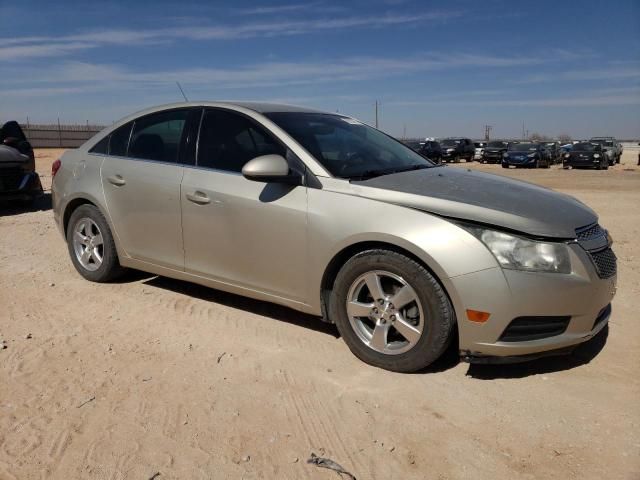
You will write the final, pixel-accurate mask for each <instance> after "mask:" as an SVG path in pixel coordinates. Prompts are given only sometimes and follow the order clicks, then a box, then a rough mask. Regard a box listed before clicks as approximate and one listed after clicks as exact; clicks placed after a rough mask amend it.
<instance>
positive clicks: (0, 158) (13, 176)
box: [0, 121, 43, 204]
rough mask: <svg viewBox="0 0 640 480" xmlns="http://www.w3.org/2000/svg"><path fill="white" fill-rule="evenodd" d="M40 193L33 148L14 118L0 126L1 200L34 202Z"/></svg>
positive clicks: (40, 187) (40, 186) (41, 192)
mask: <svg viewBox="0 0 640 480" xmlns="http://www.w3.org/2000/svg"><path fill="white" fill-rule="evenodd" d="M42 194H43V191H42V184H41V183H40V177H39V176H38V173H37V172H36V160H35V156H34V154H33V148H31V144H30V143H29V142H28V141H27V137H26V136H25V134H24V132H23V131H22V128H21V127H20V125H19V124H18V122H15V121H9V122H7V123H5V124H4V125H3V126H2V128H1V129H0V200H15V201H20V202H22V203H25V204H31V203H33V202H34V201H35V200H36V199H37V198H38V197H40V196H41V195H42Z"/></svg>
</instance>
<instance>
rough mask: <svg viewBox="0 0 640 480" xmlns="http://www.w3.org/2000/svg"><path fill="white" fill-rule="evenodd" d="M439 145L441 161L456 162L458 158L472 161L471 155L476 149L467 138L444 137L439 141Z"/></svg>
mask: <svg viewBox="0 0 640 480" xmlns="http://www.w3.org/2000/svg"><path fill="white" fill-rule="evenodd" d="M440 147H441V148H442V161H444V162H451V161H453V162H456V163H458V162H459V161H460V159H465V160H466V161H467V162H471V161H473V155H474V154H475V151H476V146H475V145H474V144H473V142H472V141H471V140H470V139H468V138H460V137H456V138H445V139H444V140H441V141H440Z"/></svg>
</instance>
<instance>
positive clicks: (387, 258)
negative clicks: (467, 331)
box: [330, 249, 455, 372]
mask: <svg viewBox="0 0 640 480" xmlns="http://www.w3.org/2000/svg"><path fill="white" fill-rule="evenodd" d="M330 312H331V317H332V319H333V320H334V321H335V323H336V325H337V327H338V330H339V331H340V334H341V335H342V338H343V339H344V341H345V343H346V344H347V345H348V346H349V348H350V349H351V351H352V352H353V353H354V355H355V356H357V357H358V358H359V359H361V360H362V361H364V362H366V363H369V364H371V365H374V366H377V367H380V368H384V369H387V370H392V371H396V372H413V371H416V370H420V369H422V368H424V367H426V366H427V365H429V364H430V363H432V362H433V361H435V360H436V359H437V358H438V357H440V355H442V353H443V352H444V351H445V350H446V348H447V346H448V345H449V342H450V341H451V337H452V334H453V329H454V325H455V315H454V313H453V307H452V306H451V303H450V302H449V299H448V297H447V295H446V294H445V292H444V290H443V289H442V287H441V286H440V284H439V283H438V281H437V280H436V279H435V278H434V277H433V276H432V275H431V273H430V272H429V271H427V270H426V269H425V268H424V267H423V266H422V265H420V264H419V263H417V262H416V261H414V260H413V259H410V258H408V257H406V256H404V255H402V254H400V253H396V252H392V251H388V250H382V249H376V250H368V251H365V252H362V253H359V254H357V255H355V256H354V257H352V258H351V259H350V260H349V261H348V262H347V263H345V265H344V266H343V267H342V269H341V270H340V272H339V273H338V276H337V278H336V281H335V284H334V288H333V290H332V293H331V303H330Z"/></svg>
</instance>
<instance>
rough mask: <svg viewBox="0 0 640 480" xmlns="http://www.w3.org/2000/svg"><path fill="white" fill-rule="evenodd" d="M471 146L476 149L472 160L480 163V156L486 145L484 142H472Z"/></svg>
mask: <svg viewBox="0 0 640 480" xmlns="http://www.w3.org/2000/svg"><path fill="white" fill-rule="evenodd" d="M473 144H474V145H475V147H476V149H475V152H474V153H473V159H474V160H478V161H482V154H483V153H484V147H486V146H487V143H486V142H473Z"/></svg>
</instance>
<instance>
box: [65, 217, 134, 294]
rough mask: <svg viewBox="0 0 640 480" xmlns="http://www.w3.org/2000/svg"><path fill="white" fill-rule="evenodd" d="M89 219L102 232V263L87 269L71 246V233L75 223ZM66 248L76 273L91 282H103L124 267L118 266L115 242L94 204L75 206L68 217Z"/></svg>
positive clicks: (112, 278)
mask: <svg viewBox="0 0 640 480" xmlns="http://www.w3.org/2000/svg"><path fill="white" fill-rule="evenodd" d="M86 218H88V219H90V220H92V221H93V222H95V224H96V225H97V226H98V228H99V230H100V233H101V234H102V242H103V243H102V264H101V265H100V267H98V269H97V270H93V271H92V270H87V269H86V268H85V267H84V266H83V265H82V264H81V263H80V261H79V260H78V258H77V256H76V253H75V251H74V246H73V234H74V230H75V227H76V225H78V223H79V222H80V221H82V220H84V219H86ZM66 237H67V248H68V250H69V256H70V257H71V261H72V262H73V266H74V267H75V268H76V270H77V271H78V273H79V274H80V275H82V276H83V277H84V278H86V279H87V280H90V281H92V282H98V283H104V282H109V281H111V280H114V279H116V278H117V277H119V276H120V275H122V273H124V271H125V269H124V268H123V267H121V266H120V262H119V260H118V253H117V251H116V244H115V242H114V240H113V235H112V234H111V229H110V228H109V224H108V223H107V220H106V219H105V218H104V215H102V212H100V210H98V208H96V207H95V206H94V205H88V204H85V205H80V206H79V207H78V208H76V209H75V210H74V211H73V213H72V214H71V218H69V224H68V227H67V232H66Z"/></svg>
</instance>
